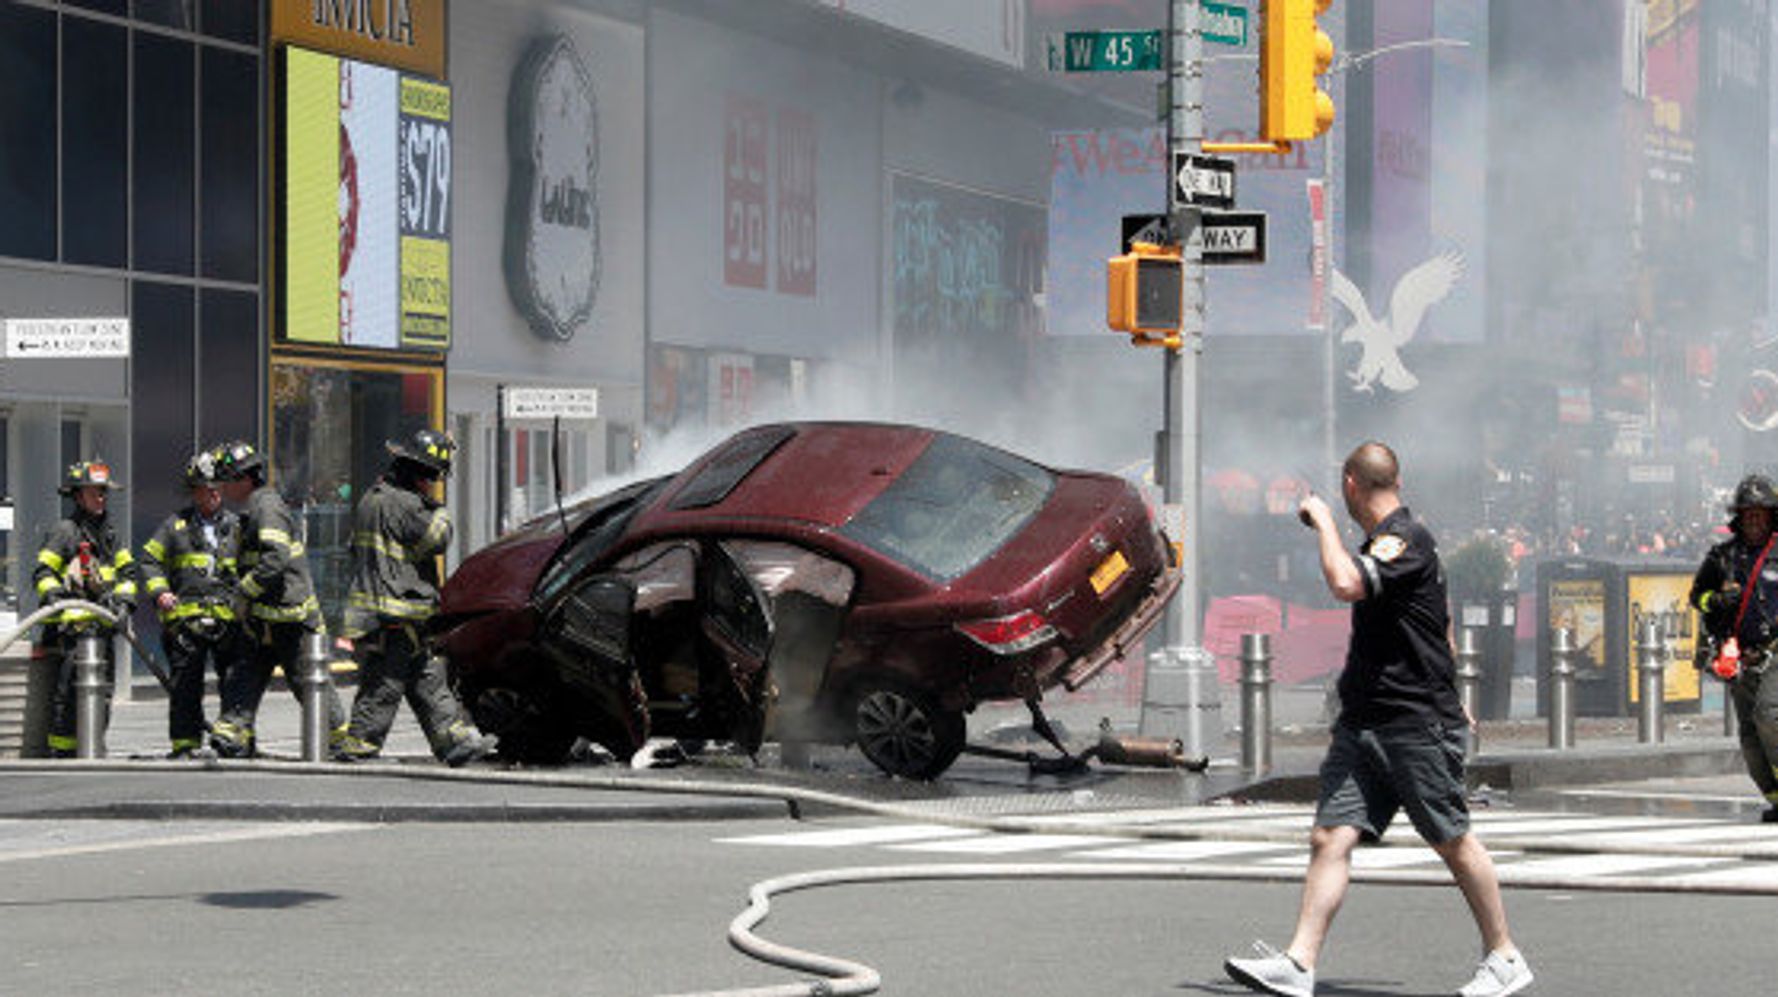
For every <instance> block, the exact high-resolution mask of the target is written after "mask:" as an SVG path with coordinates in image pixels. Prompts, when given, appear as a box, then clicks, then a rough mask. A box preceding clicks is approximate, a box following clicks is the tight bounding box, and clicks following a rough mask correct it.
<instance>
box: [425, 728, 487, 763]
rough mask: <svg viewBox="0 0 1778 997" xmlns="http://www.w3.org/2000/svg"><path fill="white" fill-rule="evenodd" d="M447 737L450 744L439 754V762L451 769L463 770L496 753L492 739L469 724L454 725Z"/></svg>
mask: <svg viewBox="0 0 1778 997" xmlns="http://www.w3.org/2000/svg"><path fill="white" fill-rule="evenodd" d="M445 736H446V738H447V740H448V743H447V744H446V745H445V748H444V751H443V752H441V753H439V760H440V761H442V762H444V763H445V764H446V765H449V766H450V767H451V768H454V769H455V768H462V767H463V766H465V765H468V764H469V763H470V762H479V761H481V760H482V759H484V758H486V757H488V756H489V755H491V754H493V753H494V745H493V743H492V742H491V741H490V739H489V738H487V737H485V736H483V734H482V732H481V731H478V730H476V729H475V728H474V727H471V726H469V725H468V724H465V723H455V724H452V725H451V729H450V731H449V732H447V733H446V735H445Z"/></svg>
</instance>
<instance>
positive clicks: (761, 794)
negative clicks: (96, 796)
mask: <svg viewBox="0 0 1778 997" xmlns="http://www.w3.org/2000/svg"><path fill="white" fill-rule="evenodd" d="M70 607H77V608H81V609H86V610H89V611H91V612H93V613H95V614H96V615H99V616H100V617H101V618H103V619H105V620H106V621H107V622H109V623H112V624H113V625H115V624H116V623H117V622H118V617H117V615H116V614H114V613H112V612H111V611H110V610H108V609H106V608H105V607H103V606H99V605H97V604H94V603H91V602H86V601H85V600H67V601H64V602H60V603H56V604H54V605H52V606H47V607H44V608H41V609H39V610H37V611H36V612H34V613H32V614H31V615H30V616H27V617H26V618H25V619H23V620H21V621H20V623H19V625H18V627H17V628H16V629H15V630H14V631H13V632H12V633H11V634H8V635H6V636H5V637H4V638H3V639H0V651H4V650H5V649H6V648H7V647H9V646H11V645H12V644H13V643H14V642H16V641H17V640H18V639H19V637H20V636H22V635H24V634H25V633H27V632H28V631H29V630H30V628H31V627H32V626H35V625H36V624H38V623H40V622H42V620H43V619H44V618H46V617H47V616H49V615H51V614H53V613H56V612H59V611H61V610H62V609H66V608H70ZM130 636H132V635H127V634H126V637H130ZM132 643H134V641H133V639H132ZM135 646H136V647H137V650H138V651H139V652H141V653H143V654H144V656H145V657H146V656H148V655H147V652H146V649H145V648H143V647H142V646H141V645H140V644H136V645H135ZM207 768H208V769H211V770H216V771H224V772H243V773H245V772H251V773H254V774H256V775H257V774H268V775H288V776H304V775H327V776H332V777H354V778H376V779H389V778H398V779H407V780H416V781H437V782H459V783H463V784H469V785H477V784H479V785H517V786H530V787H538V788H559V789H578V790H625V791H631V792H643V793H662V794H679V795H695V796H720V797H727V798H730V799H773V800H779V801H782V802H783V803H785V804H786V805H787V806H788V807H789V809H790V815H791V816H792V817H793V818H796V819H799V820H800V819H802V814H801V808H802V807H804V806H810V807H821V808H830V809H835V810H839V811H843V812H849V813H854V814H859V815H864V816H872V817H879V818H884V819H890V820H903V821H915V822H920V823H928V824H942V825H947V826H951V827H958V828H965V829H969V830H975V831H988V832H999V833H1011V834H1019V833H1051V834H1090V835H1096V836H1100V837H1115V838H1126V839H1132V840H1143V841H1203V840H1233V841H1254V842H1272V843H1278V844H1303V843H1304V841H1305V835H1304V833H1303V832H1302V831H1300V830H1289V829H1267V828H1251V829H1230V828H1227V827H1221V828H1216V829H1208V830H1207V829H1204V828H1198V827H1193V826H1190V825H1186V826H1180V825H1177V824H1175V825H1172V826H1166V825H1160V824H1140V823H1138V824H1126V825H1119V824H1108V823H1105V822H1102V821H1099V820H1094V819H1092V817H1091V814H1090V813H1089V814H1085V815H1083V816H1082V817H1081V818H1080V819H1069V818H1068V817H1058V816H1049V815H999V816H979V815H974V814H962V813H945V812H942V811H938V810H934V809H929V808H926V807H921V806H911V805H908V804H903V803H883V802H878V801H873V800H866V799H860V798H857V797H852V796H846V795H844V794H840V793H833V792H828V791H825V790H820V789H812V788H808V787H805V786H789V785H774V784H772V783H768V782H732V783H731V782H722V781H718V780H711V779H689V778H676V777H664V776H659V775H649V774H645V773H641V772H630V771H629V770H625V771H624V772H623V773H622V774H615V773H603V772H572V773H570V772H560V771H557V772H540V771H511V770H508V771H488V770H462V769H446V768H432V767H428V766H381V767H362V766H350V765H335V764H326V763H317V762H301V761H288V760H277V759H273V760H266V761H253V760H228V761H220V760H211V761H209V762H208V763H207ZM9 770H10V771H31V772H38V773H41V772H44V771H52V770H53V771H58V772H59V771H68V772H78V771H103V772H113V773H115V772H120V771H132V772H179V773H190V772H192V771H193V770H194V769H193V766H192V764H191V763H190V762H175V761H156V760H148V761H144V760H99V759H82V760H59V761H48V760H37V759H30V760H20V761H0V771H9ZM1416 846H1418V842H1405V841H1404V842H1394V841H1387V840H1386V841H1383V842H1380V843H1379V844H1378V845H1376V846H1373V847H1385V848H1388V847H1398V848H1399V847H1416ZM1512 847H1513V849H1514V850H1515V851H1520V852H1527V853H1546V854H1570V855H1575V854H1638V855H1651V854H1652V855H1674V856H1692V857H1706V858H1717V859H1730V860H1743V861H1749V860H1766V861H1770V860H1778V839H1758V840H1750V841H1748V842H1745V843H1741V844H1711V843H1697V844H1684V843H1670V842H1650V843H1640V844H1639V843H1636V842H1633V841H1625V842H1598V843H1587V842H1585V841H1584V840H1582V841H1576V840H1571V839H1565V838H1561V837H1555V836H1547V837H1533V836H1526V837H1517V836H1515V837H1514V838H1513V839H1512ZM1301 878H1302V872H1301V870H1300V869H1287V868H1277V869H1269V868H1255V867H1250V866H1240V865H1230V864H1199V863H1143V864H1133V865H1123V864H1119V865H1101V864H1093V863H1081V862H1072V863H1021V864H990V863H962V864H939V865H931V864H924V865H905V866H862V867H854V868H838V869H824V870H814V871H808V872H801V873H795V874H791V875H786V876H779V877H774V878H772V879H767V880H764V881H762V882H759V883H755V884H753V885H752V886H751V887H750V888H749V890H748V906H747V908H746V909H745V910H743V911H742V913H741V914H739V915H737V916H736V917H735V918H734V920H733V921H732V922H731V923H730V926H729V931H728V936H729V941H730V943H731V944H732V945H733V946H734V947H735V948H736V949H737V950H739V951H740V952H742V953H744V954H746V955H749V956H751V957H753V958H756V959H759V960H761V961H763V962H767V963H771V964H773V965H777V966H782V967H785V968H788V969H792V970H796V971H799V972H808V973H812V974H817V975H818V976H820V977H821V978H820V979H812V980H801V981H795V982H791V983H785V984H781V985H775V986H770V987H763V988H759V987H756V988H743V989H734V990H721V991H696V992H687V993H684V994H679V995H675V997H803V995H808V997H820V995H827V994H868V993H874V992H876V991H877V990H878V989H880V988H881V985H882V979H881V975H880V974H879V973H877V971H876V970H874V969H872V968H871V967H869V966H866V965H864V964H862V963H858V962H853V961H850V960H846V959H842V958H838V957H834V956H826V955H821V954H819V953H812V952H806V951H803V950H800V949H795V948H792V947H789V946H785V945H781V944H778V943H775V942H771V941H768V940H766V939H763V938H761V937H759V936H758V935H757V934H755V933H754V930H753V929H754V928H756V927H758V926H759V925H760V924H762V923H763V922H764V921H765V920H766V918H767V917H768V916H769V914H770V912H771V898H772V897H773V896H776V895H779V894H785V893H792V892H796V891H799V890H807V889H816V888H821V887H829V886H843V885H867V884H880V883H888V882H919V881H940V880H1014V879H1046V880H1058V879H1067V880H1089V879H1090V880H1129V879H1151V880H1157V879H1158V880H1191V879H1196V880H1206V881H1236V880H1240V881H1253V882H1273V883H1281V882H1298V881H1300V880H1301ZM1352 880H1353V881H1354V882H1368V883H1379V884H1385V885H1396V886H1449V885H1450V884H1451V878H1450V875H1449V874H1448V873H1447V872H1445V871H1443V870H1438V871H1424V872H1422V871H1413V870H1403V869H1354V870H1352ZM1501 886H1502V887H1504V888H1513V889H1557V890H1574V891H1582V890H1585V891H1604V892H1659V893H1681V894H1714V895H1729V896H1749V895H1772V894H1774V893H1778V888H1774V887H1773V886H1771V885H1769V884H1767V885H1761V884H1759V883H1751V882H1750V883H1700V882H1685V881H1673V880H1648V879H1635V878H1631V877H1627V876H1587V877H1580V876H1567V875H1539V874H1517V875H1514V876H1513V877H1511V879H1510V880H1503V881H1502V883H1501Z"/></svg>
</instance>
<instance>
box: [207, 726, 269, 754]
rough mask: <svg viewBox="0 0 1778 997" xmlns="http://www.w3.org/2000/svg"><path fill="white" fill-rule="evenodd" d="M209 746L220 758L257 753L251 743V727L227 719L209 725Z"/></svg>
mask: <svg viewBox="0 0 1778 997" xmlns="http://www.w3.org/2000/svg"><path fill="white" fill-rule="evenodd" d="M210 747H211V748H212V749H213V750H214V751H215V752H216V754H217V756H218V757H220V758H252V757H253V756H254V755H256V754H258V750H257V749H256V748H255V746H254V743H253V728H252V727H249V726H247V725H245V724H237V723H231V722H229V721H227V720H218V721H216V722H215V723H213V724H211V725H210Z"/></svg>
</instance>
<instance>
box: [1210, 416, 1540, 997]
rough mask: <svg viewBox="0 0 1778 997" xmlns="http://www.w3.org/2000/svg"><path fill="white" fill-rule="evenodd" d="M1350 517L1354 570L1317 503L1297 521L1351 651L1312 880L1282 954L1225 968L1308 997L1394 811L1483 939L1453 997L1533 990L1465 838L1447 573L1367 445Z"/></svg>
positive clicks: (1352, 459)
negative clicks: (1355, 544)
mask: <svg viewBox="0 0 1778 997" xmlns="http://www.w3.org/2000/svg"><path fill="white" fill-rule="evenodd" d="M1341 478H1342V481H1341V491H1342V492H1343V493H1344V496H1345V500H1346V511H1347V512H1348V513H1350V514H1351V516H1352V518H1353V519H1354V520H1355V521H1357V523H1358V524H1359V525H1360V526H1362V527H1363V528H1364V531H1365V537H1364V543H1363V544H1362V545H1361V546H1360V547H1359V549H1358V554H1357V556H1353V555H1352V554H1351V553H1349V552H1348V551H1347V550H1346V547H1345V545H1344V543H1342V541H1341V540H1340V530H1339V525H1338V524H1337V523H1336V522H1335V521H1334V516H1333V510H1332V509H1330V508H1329V507H1328V505H1327V503H1326V502H1325V501H1323V500H1322V499H1321V498H1320V497H1319V496H1315V495H1311V496H1309V497H1308V498H1305V499H1304V500H1303V502H1302V505H1301V507H1300V509H1299V512H1300V514H1301V516H1302V518H1303V520H1304V521H1305V522H1307V523H1308V524H1309V525H1310V526H1311V527H1312V528H1313V529H1314V530H1315V534H1316V538H1317V542H1318V543H1319V546H1320V556H1321V573H1322V576H1323V578H1324V579H1325V580H1326V581H1327V587H1328V589H1329V591H1331V592H1332V593H1333V595H1334V597H1335V598H1337V599H1339V600H1340V601H1341V602H1349V603H1352V604H1353V607H1352V642H1351V645H1350V646H1349V647H1348V649H1347V652H1346V667H1345V669H1344V671H1342V672H1341V673H1340V686H1339V688H1340V702H1341V704H1342V708H1341V711H1340V716H1339V719H1338V721H1336V722H1335V724H1334V728H1333V741H1332V744H1331V745H1330V746H1329V747H1328V752H1327V757H1326V759H1325V760H1324V761H1323V762H1322V764H1321V799H1320V802H1319V803H1318V805H1317V807H1316V813H1315V827H1314V830H1312V831H1311V832H1310V834H1309V846H1310V854H1309V869H1308V872H1307V874H1306V875H1305V876H1304V879H1303V899H1302V907H1301V910H1300V911H1299V913H1298V915H1297V923H1296V933H1295V935H1294V936H1293V937H1292V938H1291V941H1290V946H1289V947H1288V948H1286V949H1285V950H1284V951H1283V952H1278V951H1276V950H1274V949H1272V948H1271V947H1270V946H1268V945H1266V944H1265V943H1264V942H1257V943H1255V948H1256V949H1258V950H1259V953H1260V954H1259V955H1258V956H1257V957H1255V958H1231V959H1228V960H1227V961H1225V962H1224V963H1223V968H1224V969H1225V970H1226V971H1227V972H1228V974H1229V976H1230V977H1231V978H1233V979H1235V980H1237V981H1239V982H1241V983H1244V984H1246V985H1247V986H1248V987H1249V988H1250V989H1252V990H1255V991H1258V992H1260V993H1269V994H1281V995H1285V997H1311V995H1313V994H1314V992H1315V963H1316V960H1317V958H1318V957H1319V956H1320V954H1321V946H1322V943H1323V942H1324V941H1325V940H1326V938H1327V930H1328V928H1329V927H1330V926H1331V925H1332V923H1333V916H1334V912H1335V911H1337V910H1338V909H1339V907H1340V903H1341V901H1343V900H1344V899H1345V895H1346V886H1347V884H1348V883H1349V882H1350V881H1351V870H1352V850H1353V849H1354V848H1355V847H1357V845H1358V844H1359V842H1360V841H1375V840H1377V839H1379V838H1381V837H1382V836H1383V832H1384V831H1385V830H1387V828H1388V827H1389V822H1390V821H1391V820H1392V819H1393V818H1394V816H1395V814H1396V813H1398V812H1399V811H1402V810H1406V811H1407V814H1408V818H1409V820H1410V821H1412V822H1413V825H1414V829H1415V830H1416V831H1418V832H1419V834H1420V837H1421V838H1423V839H1424V840H1425V841H1426V843H1427V844H1428V845H1430V846H1432V849H1433V850H1434V851H1435V852H1437V853H1438V855H1439V857H1440V858H1442V859H1444V861H1445V864H1446V865H1447V866H1449V867H1450V870H1451V875H1452V876H1453V877H1454V878H1455V879H1456V880H1457V885H1458V887H1459V888H1460V889H1461V890H1462V891H1463V898H1464V899H1465V900H1466V901H1468V903H1469V909H1470V913H1471V915H1473V916H1474V918H1475V922H1476V928H1477V929H1478V930H1479V931H1480V932H1481V935H1482V953H1483V954H1482V961H1481V965H1479V966H1478V967H1477V968H1476V972H1475V976H1474V978H1473V979H1471V980H1470V982H1469V983H1467V984H1465V985H1464V986H1463V987H1462V988H1461V989H1460V990H1459V991H1458V993H1459V994H1460V995H1462V997H1504V995H1506V994H1514V993H1518V992H1519V991H1521V990H1523V989H1524V988H1525V987H1527V986H1529V985H1530V983H1531V968H1530V967H1529V966H1528V965H1526V963H1525V958H1524V956H1523V955H1521V954H1520V953H1519V950H1518V948H1517V946H1515V945H1514V944H1513V941H1512V937H1511V935H1510V934H1509V932H1508V931H1507V924H1506V908H1505V906H1504V905H1503V904H1502V902H1501V899H1500V881H1499V878H1498V877H1497V876H1496V874H1495V871H1494V860H1493V859H1492V858H1491V857H1490V856H1489V855H1488V850H1487V848H1486V847H1484V846H1483V845H1482V843H1481V841H1480V840H1479V839H1477V838H1476V836H1475V835H1474V834H1472V833H1470V829H1469V806H1468V803H1467V801H1466V800H1465V798H1464V783H1463V748H1464V743H1463V738H1464V736H1465V735H1466V733H1467V730H1468V727H1469V723H1470V719H1469V718H1467V717H1465V716H1464V712H1463V707H1462V706H1461V704H1460V702H1459V700H1458V698H1457V690H1456V685H1455V673H1456V668H1455V665H1454V663H1453V660H1452V654H1451V642H1450V626H1451V619H1450V611H1449V608H1448V606H1447V604H1446V597H1445V576H1444V570H1443V569H1442V568H1441V567H1440V566H1439V560H1438V549H1437V545H1436V544H1435V543H1434V542H1433V539H1432V534H1431V533H1429V532H1427V530H1426V528H1425V527H1424V526H1421V525H1420V523H1419V522H1418V521H1416V520H1415V519H1414V517H1413V515H1412V514H1411V513H1410V512H1409V511H1408V509H1407V507H1406V506H1404V505H1402V504H1401V475H1400V467H1399V465H1398V463H1397V461H1396V458H1395V454H1394V452H1393V451H1391V450H1390V449H1389V448H1388V447H1386V446H1384V445H1383V444H1381V443H1374V442H1373V443H1366V444H1364V445H1363V446H1360V447H1359V448H1358V449H1356V450H1354V451H1352V454H1351V456H1349V457H1347V458H1346V463H1345V466H1344V469H1343V473H1342V475H1341Z"/></svg>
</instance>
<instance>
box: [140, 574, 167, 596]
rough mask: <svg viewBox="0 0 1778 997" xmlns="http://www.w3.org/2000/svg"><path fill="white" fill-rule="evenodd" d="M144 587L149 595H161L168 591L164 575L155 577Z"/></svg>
mask: <svg viewBox="0 0 1778 997" xmlns="http://www.w3.org/2000/svg"><path fill="white" fill-rule="evenodd" d="M143 587H144V588H146V589H147V590H148V594H149V595H159V594H161V593H162V592H165V591H167V579H166V577H165V576H163V575H155V576H154V577H152V578H150V579H148V581H147V583H146V584H145V585H144V586H143Z"/></svg>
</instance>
